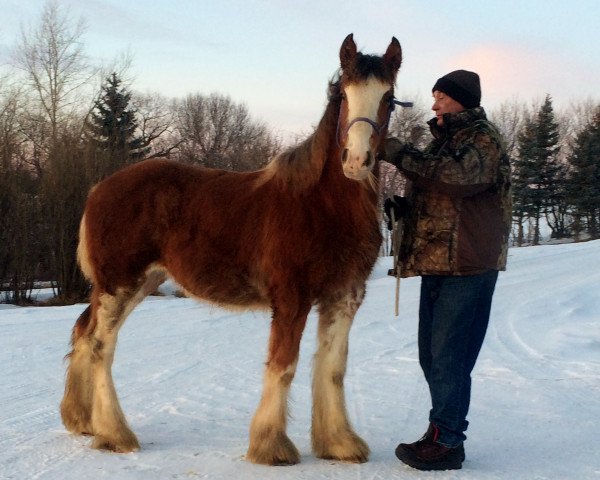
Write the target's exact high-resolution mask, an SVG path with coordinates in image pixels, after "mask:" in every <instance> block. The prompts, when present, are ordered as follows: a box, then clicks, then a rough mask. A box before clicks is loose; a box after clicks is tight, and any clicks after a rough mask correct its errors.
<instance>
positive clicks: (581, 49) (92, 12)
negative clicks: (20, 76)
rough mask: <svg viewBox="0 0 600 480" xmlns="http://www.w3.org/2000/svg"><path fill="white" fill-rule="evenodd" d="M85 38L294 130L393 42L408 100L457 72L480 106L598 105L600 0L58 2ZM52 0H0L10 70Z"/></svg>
mask: <svg viewBox="0 0 600 480" xmlns="http://www.w3.org/2000/svg"><path fill="white" fill-rule="evenodd" d="M56 1H57V3H58V4H59V5H60V6H61V7H63V8H64V9H65V10H67V11H68V12H69V14H70V15H71V16H73V17H74V18H79V17H82V18H83V19H84V20H85V22H86V24H87V30H86V33H85V35H84V38H83V41H84V47H85V51H86V52H87V53H88V54H89V55H90V57H92V58H91V60H92V61H93V62H97V63H104V64H109V63H111V62H113V61H114V59H115V58H118V57H119V56H122V55H123V54H124V53H125V52H129V53H130V54H131V56H132V57H133V65H132V68H131V70H130V72H129V73H130V76H131V79H132V84H131V87H132V88H133V89H135V90H139V91H142V92H147V91H150V92H158V93H160V94H162V95H165V96H169V97H170V96H176V97H181V96H185V95H187V94H190V93H202V94H209V93H211V92H218V93H221V94H226V95H229V96H231V98H232V99H233V100H234V101H236V102H243V103H245V104H246V105H247V107H248V109H249V110H250V112H251V114H252V115H253V116H254V117H255V118H258V119H261V120H263V121H265V122H266V123H267V124H269V125H270V126H271V127H273V128H274V129H275V130H279V131H280V132H281V133H282V135H284V136H289V135H294V134H298V135H302V134H304V133H307V132H308V131H310V130H311V129H312V126H314V125H315V124H316V122H317V121H318V120H319V118H320V116H321V113H322V111H323V108H324V104H325V92H326V87H327V82H328V80H329V79H330V78H331V77H332V76H333V75H334V74H335V72H336V70H337V68H338V64H339V59H338V51H339V47H340V45H341V43H342V41H343V39H344V37H345V36H346V35H347V34H348V33H351V32H352V33H354V38H355V41H356V43H357V45H358V47H359V48H360V49H361V50H362V51H363V52H365V53H383V52H384V51H385V49H386V47H387V45H388V44H389V42H390V39H391V37H392V36H395V37H396V38H398V40H399V41H400V43H401V45H402V48H403V54H404V61H403V64H402V67H401V71H400V75H399V77H398V81H397V96H398V97H401V98H403V99H414V98H417V99H421V101H423V102H426V103H427V105H428V102H429V97H430V95H431V86H432V85H433V84H434V83H435V81H436V79H437V78H439V77H440V76H442V75H444V74H446V73H448V72H449V71H451V70H455V69H458V68H465V69H469V70H474V71H476V72H478V73H479V74H480V76H481V81H482V92H483V95H482V104H483V105H484V107H487V108H488V109H489V108H493V107H495V106H497V105H499V104H500V103H502V102H503V101H506V100H514V99H517V100H522V101H524V102H527V103H530V102H531V101H535V100H539V99H540V98H543V97H544V96H545V95H546V94H547V93H549V94H550V95H552V97H553V99H554V102H555V105H557V106H558V107H560V106H563V105H567V104H568V103H569V102H571V101H577V100H584V99H586V98H590V97H591V98H594V99H597V98H598V85H599V84H600V81H599V80H600V55H598V53H597V49H598V46H597V44H598V42H599V41H600V34H599V33H598V32H599V30H598V26H597V24H598V18H600V1H598V0H573V1H570V2H566V1H564V0H560V1H559V0H486V1H481V0H461V1H455V2H448V1H444V2H442V1H431V2H423V1H420V0H368V1H367V0H360V1H357V0H344V1H323V0H303V1H298V0H219V1H215V0H171V1H168V0H148V1H144V2H141V1H139V0H56ZM43 5H44V1H43V0H12V1H11V0H0V12H2V20H3V26H2V28H0V65H2V64H6V63H8V62H10V51H11V48H13V46H14V44H15V42H16V40H17V38H18V36H19V32H20V28H21V26H23V27H25V28H27V26H28V25H31V24H33V25H35V24H37V22H38V20H39V16H40V13H41V11H42V7H43Z"/></svg>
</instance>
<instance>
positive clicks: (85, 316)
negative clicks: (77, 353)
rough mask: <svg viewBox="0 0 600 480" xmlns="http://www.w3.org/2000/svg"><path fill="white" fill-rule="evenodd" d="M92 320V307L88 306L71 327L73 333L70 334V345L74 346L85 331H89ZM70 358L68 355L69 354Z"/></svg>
mask: <svg viewBox="0 0 600 480" xmlns="http://www.w3.org/2000/svg"><path fill="white" fill-rule="evenodd" d="M91 320H92V305H91V304H90V305H88V307H87V308H86V309H85V310H84V311H83V312H82V313H81V315H79V318H78V319H77V321H76V322H75V325H74V326H73V331H72V332H71V345H72V346H75V342H76V341H77V340H79V339H80V338H81V337H83V336H84V335H85V333H86V332H87V331H89V327H90V323H91ZM69 356H70V354H69Z"/></svg>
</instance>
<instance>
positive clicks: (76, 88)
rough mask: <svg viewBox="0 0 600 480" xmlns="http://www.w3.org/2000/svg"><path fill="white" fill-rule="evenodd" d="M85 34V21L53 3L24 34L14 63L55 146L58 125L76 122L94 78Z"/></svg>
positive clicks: (23, 31)
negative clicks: (82, 96)
mask: <svg viewBox="0 0 600 480" xmlns="http://www.w3.org/2000/svg"><path fill="white" fill-rule="evenodd" d="M84 31H85V25H84V22H83V20H82V19H79V20H78V21H73V20H72V19H71V18H70V17H69V16H68V13H66V12H64V11H63V10H62V9H61V8H60V7H59V6H58V3H57V2H56V1H53V0H51V1H48V2H47V3H46V4H45V5H44V7H43V10H42V15H41V18H40V22H39V25H38V26H37V27H33V28H30V29H29V30H25V29H24V28H22V30H21V38H20V41H19V44H18V46H17V49H16V52H15V63H16V66H17V67H18V68H20V69H21V70H22V71H23V72H24V73H25V77H26V82H27V84H28V86H29V87H30V88H31V91H32V92H33V97H34V99H35V101H36V103H37V104H38V105H39V113H40V114H41V116H42V117H43V118H44V119H45V120H46V121H47V122H48V123H49V125H50V129H49V130H50V138H51V140H52V143H53V144H54V143H55V142H56V140H57V138H58V136H59V124H60V123H61V122H67V121H69V120H70V119H72V118H73V113H74V111H75V110H78V109H79V105H80V104H81V102H80V101H79V100H80V97H79V93H80V90H81V88H82V87H83V86H84V85H86V84H87V83H88V82H89V80H90V79H91V78H92V76H93V72H92V71H91V69H90V67H89V66H88V64H87V59H86V57H85V54H84V52H83V44H82V42H81V40H82V36H83V33H84ZM34 116H36V115H34Z"/></svg>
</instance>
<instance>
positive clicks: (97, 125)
mask: <svg viewBox="0 0 600 480" xmlns="http://www.w3.org/2000/svg"><path fill="white" fill-rule="evenodd" d="M121 83H122V82H121V79H120V78H119V77H118V76H117V74H116V73H113V74H112V75H111V76H110V77H108V78H107V79H106V84H105V85H104V86H103V87H102V94H101V96H100V98H98V100H96V102H95V103H94V108H93V110H92V112H91V113H90V116H89V118H88V121H87V122H86V131H87V136H88V138H89V140H90V142H91V144H92V147H93V148H95V149H96V150H98V151H99V152H102V153H104V165H103V166H100V168H99V170H100V172H99V174H100V177H104V176H106V175H108V174H110V173H112V172H114V171H115V170H118V169H119V168H121V167H123V166H125V165H129V164H131V163H135V162H137V161H139V160H141V159H142V158H143V157H144V156H145V155H147V153H148V152H149V150H150V149H149V147H148V142H147V141H146V140H145V139H144V138H143V137H140V136H136V130H137V128H138V124H137V121H136V111H135V110H134V109H133V108H130V106H129V103H130V101H131V94H130V93H129V92H128V91H127V90H126V89H125V88H124V87H122V86H121Z"/></svg>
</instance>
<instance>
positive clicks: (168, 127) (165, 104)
mask: <svg viewBox="0 0 600 480" xmlns="http://www.w3.org/2000/svg"><path fill="white" fill-rule="evenodd" d="M132 103H133V105H134V107H135V111H136V114H137V121H138V128H139V134H140V136H141V137H142V138H143V139H144V144H145V146H147V147H150V152H149V154H148V155H147V156H146V158H156V157H168V156H170V155H172V154H175V153H177V152H178V149H179V145H180V143H181V138H180V137H179V136H178V135H177V132H176V128H175V113H174V109H173V108H171V105H170V104H169V100H168V99H167V98H165V97H163V96H162V95H160V94H157V93H152V94H149V93H148V94H140V93H134V95H133V98H132Z"/></svg>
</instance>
